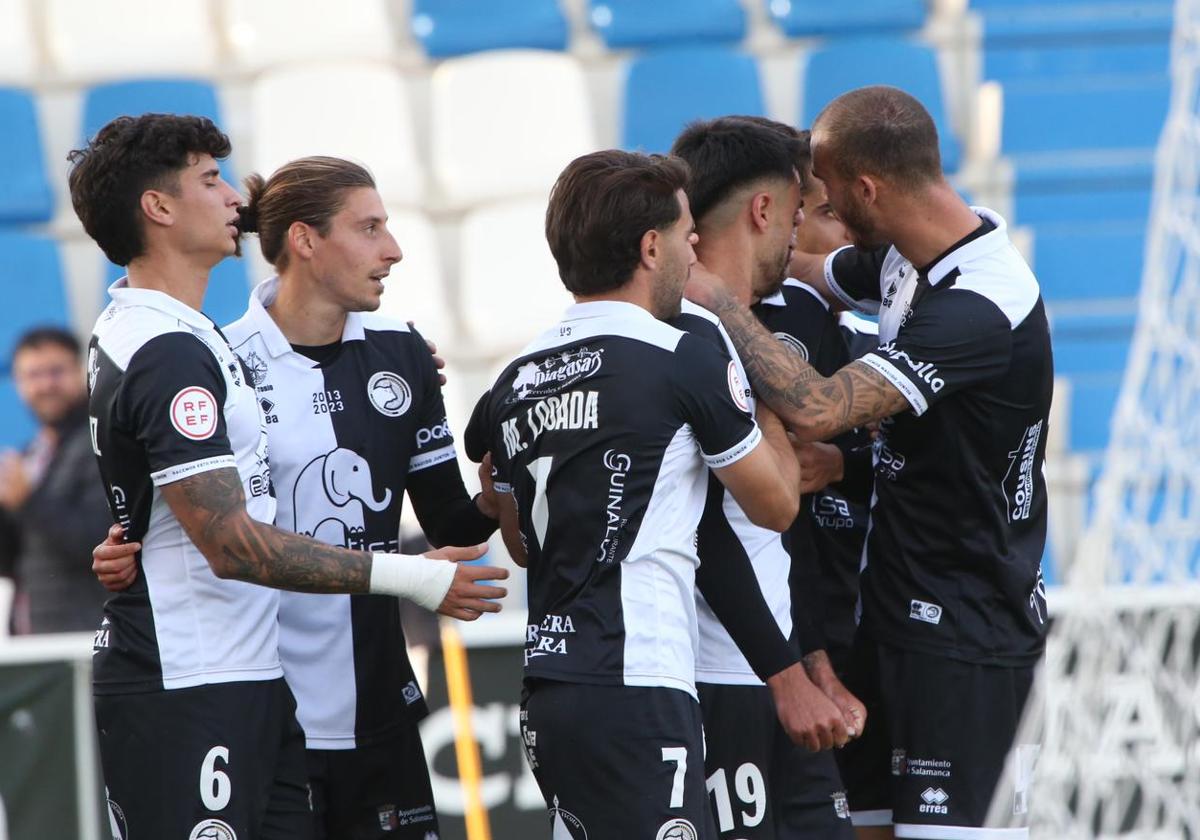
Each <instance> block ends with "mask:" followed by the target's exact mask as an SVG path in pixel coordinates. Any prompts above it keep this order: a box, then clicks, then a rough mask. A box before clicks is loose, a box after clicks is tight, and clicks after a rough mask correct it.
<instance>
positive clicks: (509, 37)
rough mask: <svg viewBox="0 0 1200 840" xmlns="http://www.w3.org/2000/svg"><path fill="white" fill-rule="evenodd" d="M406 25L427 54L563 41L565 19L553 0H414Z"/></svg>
mask: <svg viewBox="0 0 1200 840" xmlns="http://www.w3.org/2000/svg"><path fill="white" fill-rule="evenodd" d="M410 27H411V29H412V33H413V35H414V36H415V37H416V39H417V40H418V41H419V42H420V43H421V45H422V46H423V47H424V48H425V52H426V53H427V54H428V55H429V56H430V57H432V58H444V57H446V56H451V55H462V54H463V53H470V52H479V51H482V50H498V49H517V48H532V49H544V50H563V49H566V46H567V21H566V19H565V18H564V17H563V13H562V10H561V9H560V8H559V6H558V3H557V2H555V0H414V3H413V12H412V20H411V22H410Z"/></svg>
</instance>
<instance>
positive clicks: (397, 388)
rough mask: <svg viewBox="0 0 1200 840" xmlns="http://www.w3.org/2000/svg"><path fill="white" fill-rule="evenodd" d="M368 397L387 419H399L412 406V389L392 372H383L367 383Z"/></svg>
mask: <svg viewBox="0 0 1200 840" xmlns="http://www.w3.org/2000/svg"><path fill="white" fill-rule="evenodd" d="M367 397H368V398H370V400H371V405H373V406H375V410H376V411H378V412H379V413H380V414H383V415H384V416H386V417H399V416H400V415H401V414H403V413H404V412H406V411H408V407H409V406H410V405H412V388H409V387H408V383H407V382H405V381H404V380H403V379H401V378H400V377H399V376H397V375H396V374H394V373H392V372H391V371H390V370H381V371H379V373H377V374H375V375H374V376H372V377H371V379H370V380H369V381H368V382H367Z"/></svg>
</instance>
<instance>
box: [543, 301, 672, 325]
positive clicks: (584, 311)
mask: <svg viewBox="0 0 1200 840" xmlns="http://www.w3.org/2000/svg"><path fill="white" fill-rule="evenodd" d="M611 317H624V318H649V319H650V320H651V321H654V320H657V319H656V318H655V317H654V316H653V315H651V314H650V313H649V312H647V311H646V310H645V309H643V308H642V307H640V306H638V305H637V304H636V303H628V302H626V301H623V300H590V301H587V302H586V303H574V304H571V305H570V306H568V307H567V311H566V312H565V313H564V314H563V320H564V321H581V320H583V319H584V318H611Z"/></svg>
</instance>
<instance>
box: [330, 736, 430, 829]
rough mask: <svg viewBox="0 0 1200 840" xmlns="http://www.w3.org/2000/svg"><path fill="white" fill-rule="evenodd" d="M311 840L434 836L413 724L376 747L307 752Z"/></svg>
mask: <svg viewBox="0 0 1200 840" xmlns="http://www.w3.org/2000/svg"><path fill="white" fill-rule="evenodd" d="M308 783H309V787H310V789H311V790H312V807H313V816H314V817H315V818H316V838H317V840H408V838H413V840H425V838H426V837H427V836H428V835H429V834H430V833H432V834H434V835H435V836H436V835H437V834H438V833H439V830H438V821H437V812H436V811H435V810H434V807H433V788H432V787H431V785H430V783H429V767H428V765H426V763H425V750H424V749H423V748H422V747H421V733H420V731H419V730H418V728H417V726H416V724H412V725H411V726H409V727H407V728H406V729H405V730H404V731H403V732H402V733H401V734H400V735H398V736H396V737H395V738H390V739H388V740H387V741H384V742H382V743H379V744H371V745H369V746H364V747H356V748H355V749H352V750H309V751H308Z"/></svg>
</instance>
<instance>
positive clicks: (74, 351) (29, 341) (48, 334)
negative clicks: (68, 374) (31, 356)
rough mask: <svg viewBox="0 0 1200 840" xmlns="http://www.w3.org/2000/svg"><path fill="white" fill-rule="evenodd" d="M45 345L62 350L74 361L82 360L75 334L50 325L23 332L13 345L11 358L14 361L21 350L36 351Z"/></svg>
mask: <svg viewBox="0 0 1200 840" xmlns="http://www.w3.org/2000/svg"><path fill="white" fill-rule="evenodd" d="M47 344H52V345H57V346H58V347H61V348H63V349H64V350H66V351H67V352H69V353H70V354H71V355H72V356H73V357H74V358H75V360H76V361H79V359H81V358H83V350H82V348H81V347H80V346H79V339H77V338H76V337H75V334H74V333H73V332H70V331H69V330H67V329H64V328H63V327H56V326H51V325H47V326H39V327H33V328H32V329H29V330H26V331H25V332H23V333H22V334H21V337H20V338H18V339H17V343H16V344H15V345H13V351H12V358H14V359H15V358H16V357H17V354H18V353H20V352H21V351H22V350H36V349H38V348H39V347H45V346H46V345H47Z"/></svg>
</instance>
